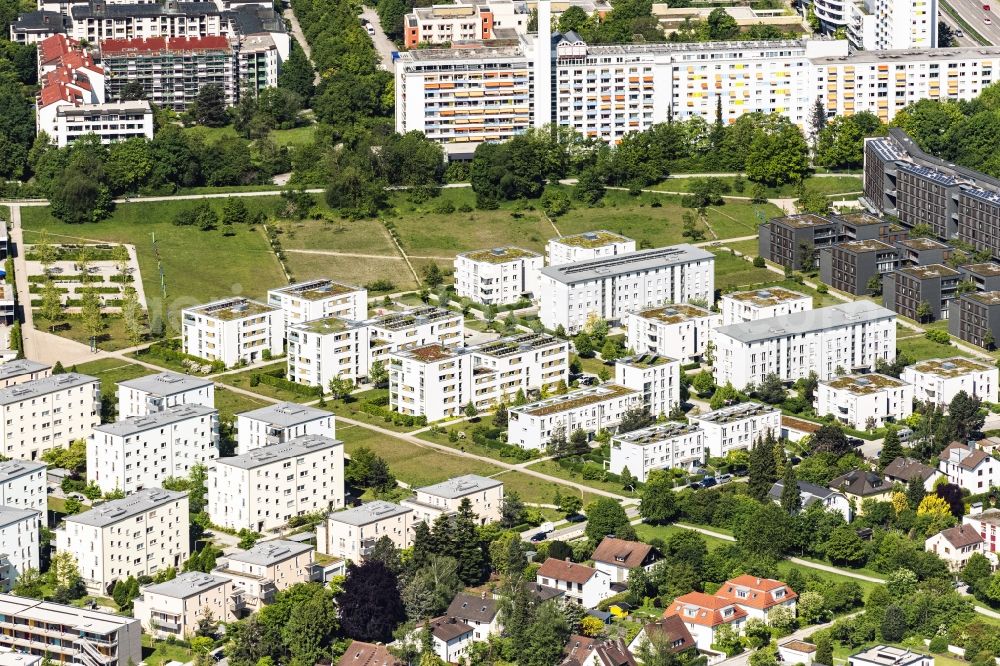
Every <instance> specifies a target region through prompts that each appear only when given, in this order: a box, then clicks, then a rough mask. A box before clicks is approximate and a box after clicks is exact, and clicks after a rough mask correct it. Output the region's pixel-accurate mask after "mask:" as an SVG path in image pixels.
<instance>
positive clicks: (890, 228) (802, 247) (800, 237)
mask: <svg viewBox="0 0 1000 666" xmlns="http://www.w3.org/2000/svg"><path fill="white" fill-rule="evenodd" d="M759 231H760V236H759V238H758V254H760V256H762V257H764V258H765V259H767V260H768V261H773V262H774V263H776V264H781V265H782V266H791V267H792V268H794V269H802V268H803V265H802V259H803V257H804V256H806V255H807V253H815V252H817V251H818V252H820V254H822V251H823V250H824V248H829V247H832V246H834V245H836V244H837V243H841V242H844V241H868V240H879V241H882V242H885V243H890V244H891V243H894V242H896V241H897V240H903V239H905V238H906V236H907V234H908V233H909V230H908V229H906V228H905V227H902V226H900V225H899V224H896V223H895V222H891V221H889V220H881V219H879V218H877V217H875V216H874V215H869V214H868V213H850V214H847V215H836V216H835V215H815V214H813V213H803V214H801V215H786V216H785V217H775V218H771V219H770V220H768V221H767V222H766V223H765V224H762V225H761V226H760V230H759Z"/></svg>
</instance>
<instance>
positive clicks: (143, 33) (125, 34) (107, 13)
mask: <svg viewBox="0 0 1000 666" xmlns="http://www.w3.org/2000/svg"><path fill="white" fill-rule="evenodd" d="M69 15H70V18H71V22H70V24H71V27H70V37H73V38H75V39H81V40H82V39H85V40H87V41H88V42H90V43H91V44H96V43H98V42H100V41H103V40H105V39H136V38H142V37H161V36H167V37H204V36H207V35H221V34H223V28H224V25H225V23H224V21H223V17H222V15H221V12H220V11H219V9H218V7H217V6H216V4H215V3H214V2H178V1H177V0H169V1H168V2H165V3H163V4H159V3H144V4H125V3H118V2H105V1H104V0H91V2H88V3H84V4H79V5H76V6H74V7H72V8H71V9H70V10H69Z"/></svg>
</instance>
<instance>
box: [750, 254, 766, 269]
mask: <svg viewBox="0 0 1000 666" xmlns="http://www.w3.org/2000/svg"><path fill="white" fill-rule="evenodd" d="M753 265H754V266H756V267H757V268H764V267H765V266H767V264H766V263H765V261H764V257H762V256H760V255H758V256H756V257H754V258H753Z"/></svg>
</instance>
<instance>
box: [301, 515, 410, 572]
mask: <svg viewBox="0 0 1000 666" xmlns="http://www.w3.org/2000/svg"><path fill="white" fill-rule="evenodd" d="M415 521H416V517H415V516H414V514H413V510H412V509H410V508H409V507H405V506H400V505H398V504H393V503H392V502H384V501H382V500H376V501H374V502H367V503H365V504H362V505H361V506H356V507H353V508H351V509H347V510H345V511H335V512H333V513H331V514H330V515H329V516H328V517H327V519H326V521H325V522H323V523H320V525H319V527H317V528H316V549H317V550H318V551H319V552H320V553H323V554H325V555H332V556H334V557H339V558H342V559H345V560H350V561H352V562H355V563H360V562H362V561H364V559H365V556H366V555H367V554H368V553H369V552H371V549H372V548H373V547H374V546H375V542H376V541H378V540H379V539H381V538H382V537H389V539H391V540H392V543H393V545H395V546H396V548H399V549H403V548H409V547H410V546H412V545H413V525H414V523H415Z"/></svg>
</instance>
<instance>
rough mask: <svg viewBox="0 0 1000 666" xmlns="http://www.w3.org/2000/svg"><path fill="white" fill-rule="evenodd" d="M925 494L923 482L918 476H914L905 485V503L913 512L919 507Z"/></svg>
mask: <svg viewBox="0 0 1000 666" xmlns="http://www.w3.org/2000/svg"><path fill="white" fill-rule="evenodd" d="M926 494H927V492H926V490H925V489H924V482H923V479H921V478H920V477H919V476H914V477H913V478H912V479H910V480H909V481H908V482H907V484H906V503H907V504H908V505H909V506H910V508H911V509H913V510H914V511H916V510H917V507H918V506H920V503H921V502H922V501H923V499H924V495H926Z"/></svg>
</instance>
